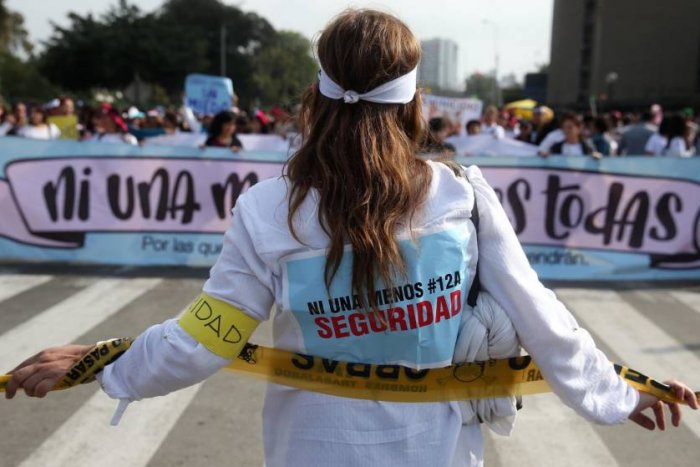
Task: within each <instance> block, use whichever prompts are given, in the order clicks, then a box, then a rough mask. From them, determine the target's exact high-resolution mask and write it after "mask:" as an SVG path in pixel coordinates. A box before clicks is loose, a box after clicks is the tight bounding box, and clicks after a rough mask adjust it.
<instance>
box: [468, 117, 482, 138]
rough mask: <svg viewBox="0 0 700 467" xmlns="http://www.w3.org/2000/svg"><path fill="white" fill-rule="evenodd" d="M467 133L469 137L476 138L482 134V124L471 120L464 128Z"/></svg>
mask: <svg viewBox="0 0 700 467" xmlns="http://www.w3.org/2000/svg"><path fill="white" fill-rule="evenodd" d="M464 129H465V130H466V132H467V136H474V135H479V134H481V122H480V121H479V120H469V121H468V122H467V124H466V125H465V126H464Z"/></svg>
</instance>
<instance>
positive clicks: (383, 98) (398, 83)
mask: <svg viewBox="0 0 700 467" xmlns="http://www.w3.org/2000/svg"><path fill="white" fill-rule="evenodd" d="M417 76H418V68H414V69H413V70H412V71H410V72H408V73H406V74H405V75H403V76H399V77H398V78H396V79H393V80H391V81H389V82H387V83H384V84H382V85H381V86H378V87H376V88H374V89H372V90H371V91H367V92H366V93H364V94H359V93H358V92H357V91H350V90H349V91H346V90H345V89H343V88H341V87H340V86H338V84H336V82H335V81H333V80H332V79H331V78H330V76H328V75H327V74H326V72H325V71H323V68H321V71H319V72H318V80H319V85H318V89H319V91H321V94H323V95H324V96H326V97H328V98H329V99H343V100H344V101H345V103H346V104H354V103H355V102H357V101H359V100H363V101H368V102H375V103H377V104H408V103H409V102H411V101H412V100H413V96H414V95H415V94H416V81H417Z"/></svg>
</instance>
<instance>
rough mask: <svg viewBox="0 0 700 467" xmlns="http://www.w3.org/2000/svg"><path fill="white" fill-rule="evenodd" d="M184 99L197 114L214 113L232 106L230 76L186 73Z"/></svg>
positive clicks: (229, 108)
mask: <svg viewBox="0 0 700 467" xmlns="http://www.w3.org/2000/svg"><path fill="white" fill-rule="evenodd" d="M185 101H186V104H187V106H188V107H190V108H191V109H192V110H194V111H195V112H196V113H198V114H209V115H214V114H216V113H219V112H221V111H222V110H231V107H232V106H233V83H232V82H231V79H230V78H224V77H222V76H212V75H199V74H190V75H187V79H186V80H185Z"/></svg>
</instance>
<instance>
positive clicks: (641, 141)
mask: <svg viewBox="0 0 700 467" xmlns="http://www.w3.org/2000/svg"><path fill="white" fill-rule="evenodd" d="M699 123H700V120H698V119H696V118H695V115H694V112H693V111H692V110H691V109H685V110H683V111H682V112H667V113H664V111H663V109H662V108H661V106H659V105H657V104H655V105H652V106H651V107H650V108H649V109H648V110H645V111H643V112H629V113H625V114H622V113H621V112H618V111H611V112H608V113H605V114H603V115H595V116H594V115H591V114H578V113H573V112H563V113H561V114H560V115H555V114H554V112H553V111H552V110H551V109H549V108H548V107H545V106H539V107H535V108H534V109H533V110H532V115H531V117H530V118H517V117H516V116H515V115H513V113H511V112H509V111H508V110H505V109H504V110H499V109H498V108H497V107H495V106H489V107H487V108H486V109H485V111H484V113H483V116H482V118H481V119H480V120H470V121H468V122H467V123H466V125H465V128H464V134H465V136H458V134H459V133H460V130H461V129H460V128H458V127H455V125H454V124H453V123H451V122H450V121H449V120H448V119H447V118H445V117H434V118H432V119H431V120H430V122H429V126H430V135H431V138H430V139H431V141H430V143H429V145H428V147H427V150H428V151H432V152H435V151H438V152H439V151H441V152H447V153H450V152H455V151H456V150H455V147H456V146H457V144H455V143H456V142H458V140H459V138H462V139H465V138H466V139H468V138H469V137H471V136H475V135H483V134H488V135H492V136H493V137H494V138H498V139H502V138H509V139H513V140H516V141H520V142H523V143H527V144H531V145H534V146H536V147H537V154H539V155H540V156H541V157H549V156H553V155H565V156H591V157H595V158H600V157H610V156H612V157H615V156H642V155H647V156H675V157H691V156H695V155H700V134H699V133H700V132H699V131H698V128H699ZM459 155H465V154H459ZM466 155H468V154H466Z"/></svg>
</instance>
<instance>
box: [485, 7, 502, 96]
mask: <svg viewBox="0 0 700 467" xmlns="http://www.w3.org/2000/svg"><path fill="white" fill-rule="evenodd" d="M482 23H483V24H487V25H490V26H491V27H492V28H493V61H494V69H493V79H494V81H495V82H496V83H495V86H494V90H493V101H494V104H495V105H496V106H497V107H499V108H500V107H501V106H502V105H503V102H502V101H503V96H502V95H501V85H500V83H499V82H498V68H499V65H500V61H501V60H500V56H499V53H498V24H497V23H496V22H494V21H492V20H490V19H488V18H485V19H483V20H482Z"/></svg>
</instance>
